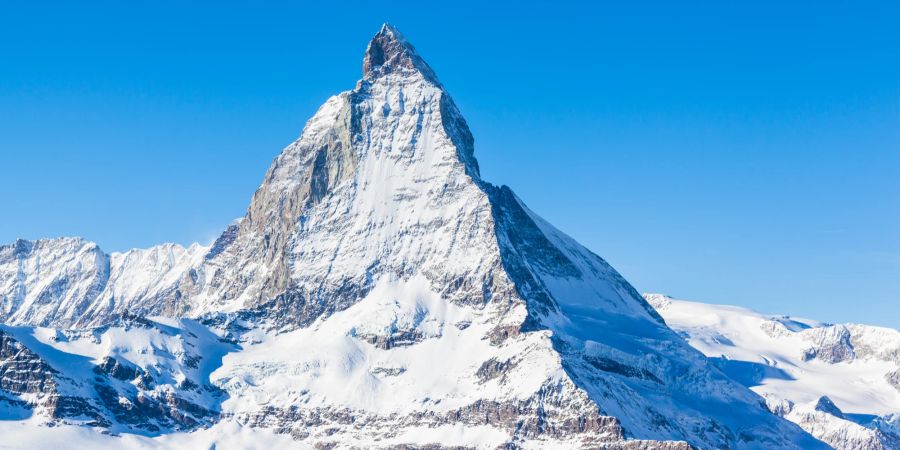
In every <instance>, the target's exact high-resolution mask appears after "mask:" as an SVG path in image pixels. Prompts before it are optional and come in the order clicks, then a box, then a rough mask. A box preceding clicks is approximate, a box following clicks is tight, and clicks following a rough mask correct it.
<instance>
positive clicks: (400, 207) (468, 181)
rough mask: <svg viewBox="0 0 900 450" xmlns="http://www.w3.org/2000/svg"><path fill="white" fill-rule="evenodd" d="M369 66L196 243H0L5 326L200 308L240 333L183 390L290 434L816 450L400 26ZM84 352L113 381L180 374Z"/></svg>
mask: <svg viewBox="0 0 900 450" xmlns="http://www.w3.org/2000/svg"><path fill="white" fill-rule="evenodd" d="M363 72H364V73H363V78H362V79H361V80H360V81H359V82H358V83H357V85H356V87H355V88H354V89H352V90H350V91H347V92H344V93H341V94H339V95H336V96H334V97H332V98H330V99H328V100H327V101H326V102H325V103H324V104H323V105H322V107H320V108H319V110H318V111H317V112H316V114H315V115H314V117H313V118H312V119H310V121H309V122H308V123H307V124H306V127H305V128H304V130H303V133H302V134H301V136H300V138H299V139H297V140H296V141H295V142H294V143H292V144H291V145H289V146H288V147H287V148H285V149H284V150H283V151H282V153H281V154H280V155H279V156H278V157H276V158H275V160H274V162H273V163H272V166H271V167H270V168H269V170H268V172H267V173H266V175H265V177H264V179H263V182H262V184H261V186H260V187H259V189H258V190H257V191H256V193H255V194H254V196H253V199H252V202H251V204H250V206H249V208H248V210H247V214H246V215H245V216H244V217H243V218H242V219H240V220H238V221H236V222H235V223H234V224H232V225H231V226H229V227H228V228H227V230H226V231H225V232H224V233H223V234H222V235H221V237H220V238H219V239H218V240H216V242H215V243H214V244H213V245H212V246H211V247H209V248H207V247H202V246H193V247H191V248H188V249H184V248H181V247H178V246H172V245H168V246H162V247H158V248H154V249H150V250H134V251H132V252H128V253H126V254H112V255H106V254H104V253H103V252H101V251H100V250H99V249H98V248H97V247H96V245H94V244H90V243H86V242H84V241H80V240H77V239H75V240H73V239H63V240H46V241H39V242H34V243H31V242H17V243H16V244H14V245H12V246H6V247H2V248H0V289H2V290H0V305H2V308H3V309H2V317H3V318H4V320H6V322H7V323H9V324H14V325H45V326H53V327H62V328H66V327H79V328H83V327H96V326H102V325H104V324H106V323H108V322H110V321H111V320H112V319H113V318H115V317H118V316H119V315H121V314H122V313H124V312H128V313H130V314H137V315H158V316H166V317H190V318H193V319H197V320H198V321H199V322H200V323H202V324H203V325H202V326H203V327H204V330H205V331H204V332H203V333H212V334H214V335H216V336H219V337H221V338H222V339H224V340H226V341H227V342H233V343H235V344H236V345H237V347H234V348H231V347H228V348H227V349H226V350H222V352H228V353H227V354H226V355H224V356H223V357H222V358H221V359H220V360H217V363H216V364H215V365H214V366H213V367H211V368H210V369H209V370H208V371H201V372H190V371H188V372H190V375H191V377H193V378H190V379H191V380H193V381H192V382H193V383H195V384H197V385H199V386H205V387H204V388H203V389H207V391H208V392H213V393H217V392H219V390H221V391H222V394H221V395H219V394H216V395H219V396H218V397H216V396H215V395H214V396H213V397H214V398H215V399H220V400H217V401H213V400H210V398H213V397H209V398H207V397H203V399H206V400H209V401H206V400H204V401H206V402H205V403H202V402H200V400H197V403H198V404H200V403H202V404H203V405H208V407H207V408H206V409H207V410H208V411H215V412H216V413H217V414H218V413H221V417H222V419H221V420H223V421H229V422H236V423H239V424H241V425H244V426H251V427H255V428H260V429H266V430H270V431H272V432H275V433H284V434H289V435H291V436H293V437H294V438H295V439H297V440H298V441H302V442H304V443H312V444H320V445H337V446H352V445H371V444H372V443H373V442H376V440H377V442H380V444H379V445H383V446H386V447H388V446H393V445H395V446H401V445H413V446H421V445H426V444H435V445H437V444H438V443H439V442H441V440H440V439H438V438H435V436H440V435H442V434H441V433H445V432H447V430H450V429H457V428H459V427H462V428H465V429H471V430H479V431H478V433H477V435H473V434H466V433H463V434H461V435H460V436H462V437H460V438H459V439H460V440H461V441H460V442H461V445H463V446H476V447H482V448H485V447H486V448H490V447H497V446H502V445H510V444H512V445H516V446H523V447H545V446H548V445H559V446H564V447H568V448H572V447H576V448H577V447H588V448H687V446H688V443H689V444H690V445H694V446H697V447H702V448H785V449H790V448H817V446H820V445H822V444H821V443H820V442H818V441H816V440H814V439H812V438H811V437H810V436H809V435H807V434H806V433H804V432H803V431H802V430H800V429H799V428H798V427H796V426H795V425H793V424H791V423H789V422H787V421H785V420H783V419H781V418H779V417H777V416H775V415H773V414H771V413H770V412H769V411H768V410H767V409H766V406H765V402H764V401H763V400H762V399H761V398H760V397H758V396H757V395H756V394H754V393H752V392H751V391H749V390H748V389H746V388H745V387H743V386H741V385H740V384H738V383H736V382H734V381H732V380H731V379H730V378H728V377H726V376H725V375H723V374H722V372H721V371H720V370H719V368H717V366H716V365H715V364H712V363H710V362H709V361H708V360H707V359H706V358H705V357H703V355H702V354H700V353H699V352H697V351H696V350H694V349H692V348H691V347H689V346H688V345H687V344H686V343H684V342H683V340H682V339H680V338H679V337H678V336H677V335H676V334H675V333H674V332H672V331H671V330H670V329H669V328H668V327H667V326H666V324H665V323H664V321H663V320H662V319H661V318H660V316H659V315H658V314H657V313H656V311H655V310H654V309H653V308H651V307H650V306H649V305H648V304H647V302H645V301H644V299H643V298H642V297H641V296H640V295H639V294H638V293H637V292H636V291H635V290H634V288H632V287H631V285H630V284H629V283H628V282H627V281H626V280H624V279H623V278H622V277H621V276H620V275H619V274H618V273H617V272H616V271H615V270H614V269H613V268H612V267H610V266H609V265H608V264H607V263H606V262H605V261H604V260H603V259H601V258H600V257H598V256H597V255H595V254H593V253H592V252H590V251H589V250H587V249H585V248H584V247H582V246H581V245H580V244H578V243H577V242H575V241H573V240H572V239H571V238H569V237H568V236H566V235H565V234H563V233H562V232H560V231H559V230H557V229H556V228H554V227H553V226H552V225H550V224H548V223H547V222H545V221H544V220H543V219H541V218H540V217H539V216H537V215H536V214H535V213H534V212H532V211H531V210H529V209H528V207H527V206H525V204H524V203H523V202H522V200H520V199H519V198H518V197H517V196H516V195H515V194H514V193H513V192H512V191H511V190H510V189H509V188H507V187H505V186H503V187H497V186H494V185H491V184H489V183H488V182H486V181H483V180H482V179H481V178H480V175H479V170H478V164H477V162H476V160H475V156H474V139H473V137H472V134H471V132H470V131H469V129H468V126H467V125H466V123H465V121H464V119H463V118H462V115H461V113H460V112H459V110H458V109H457V107H456V105H455V104H454V103H453V100H452V99H451V98H450V97H449V95H448V94H447V93H446V91H445V90H444V88H443V86H442V85H441V83H440V82H439V81H438V79H437V76H436V75H435V73H434V71H433V70H432V69H431V68H430V67H428V65H427V64H426V63H425V62H424V61H423V60H422V58H421V57H420V56H419V55H418V53H417V52H416V50H415V49H414V48H413V47H412V46H411V45H410V44H409V43H408V42H407V41H406V40H405V39H404V38H403V37H402V36H401V35H400V33H399V32H397V30H395V29H394V28H392V27H390V26H388V25H385V26H384V27H383V28H382V29H381V30H380V31H379V32H378V34H376V36H375V37H374V38H373V39H372V41H371V42H370V43H369V46H368V48H367V51H366V54H365V57H364V60H363ZM167 320H168V319H167ZM189 323H191V324H195V325H196V326H201V325H200V323H197V322H193V321H191V322H189ZM192 326H194V325H192ZM160 329H162V328H160ZM181 329H183V328H181ZM192 333H193V334H194V335H200V334H201V333H200V332H199V331H193V332H192ZM122 335H123V339H125V338H126V337H127V336H130V335H129V334H128V332H123V333H122ZM178 335H184V331H182V332H180V334H178ZM203 335H204V336H206V334H203ZM188 336H190V335H188ZM47 345H50V346H51V347H54V348H58V347H59V348H61V347H60V346H59V345H57V344H54V343H48V344H47ZM223 345H224V344H223ZM229 345H230V344H229ZM78 348H81V347H78ZM217 348H218V347H217ZM67 349H68V350H66V349H61V350H60V351H72V352H77V351H76V349H75V347H67ZM91 355H93V354H91ZM86 357H87V358H88V359H90V361H91V362H90V363H91V364H94V365H96V366H97V367H101V369H99V370H101V371H103V373H106V374H108V375H109V376H112V377H113V378H116V374H120V373H126V375H127V376H126V378H129V377H131V375H135V374H137V375H135V378H133V379H138V378H140V372H138V369H139V370H142V371H144V372H146V371H147V370H148V368H149V369H152V370H160V369H158V366H159V365H160V364H163V365H165V364H170V363H169V362H167V361H168V360H165V361H162V362H160V360H154V361H152V362H147V361H143V360H141V359H140V358H135V359H137V361H130V360H129V359H128V356H127V355H125V356H123V357H122V359H121V360H119V359H117V360H116V361H106V360H103V359H102V358H101V359H98V358H100V357H98V356H96V355H94V356H86ZM175 361H176V362H177V361H178V358H177V357H176V358H175ZM50 362H51V363H52V361H50ZM179 364H181V363H180V362H179ZM50 365H51V366H53V364H50ZM64 366H65V365H64V364H62V367H55V366H54V367H53V369H54V370H57V371H60V372H65V371H66V368H65V367H64ZM154 367H155V368H156V369H153V368H154ZM178 367H181V366H178ZM123 376H124V375H123ZM129 379H132V378H129ZM91 395H93V394H91ZM211 395H212V394H211ZM101 400H102V399H101ZM98 408H99V409H100V411H101V415H103V417H106V418H109V419H108V420H109V421H110V423H114V424H115V423H120V422H121V421H120V420H119V419H118V418H117V416H116V415H115V414H112V415H110V414H105V413H103V411H104V408H105V407H104V406H103V405H102V401H101V404H99V406H98ZM106 408H107V409H108V407H106ZM104 414H105V415H104ZM110 417H111V418H110ZM204 417H206V416H204ZM195 422H196V425H195V426H200V424H201V423H204V422H202V421H200V420H199V418H198V419H197V420H195ZM156 423H157V422H154V424H156ZM170 428H172V427H170ZM174 428H177V427H174Z"/></svg>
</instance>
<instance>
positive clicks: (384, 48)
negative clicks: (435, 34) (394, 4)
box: [363, 23, 440, 86]
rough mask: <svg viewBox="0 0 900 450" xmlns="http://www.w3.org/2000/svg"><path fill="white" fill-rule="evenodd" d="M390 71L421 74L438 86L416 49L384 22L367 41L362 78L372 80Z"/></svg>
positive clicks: (433, 75)
mask: <svg viewBox="0 0 900 450" xmlns="http://www.w3.org/2000/svg"><path fill="white" fill-rule="evenodd" d="M391 73H402V74H414V73H419V74H421V75H422V76H423V77H424V78H425V79H426V80H428V81H430V82H432V83H434V84H435V85H438V86H440V82H439V81H438V79H437V76H436V75H435V74H434V71H433V70H431V67H429V66H428V64H427V63H426V62H425V61H424V60H423V59H422V57H420V56H419V54H418V53H416V49H415V48H414V47H413V46H412V44H410V43H409V42H407V41H406V38H404V37H403V35H402V34H400V32H399V31H397V29H396V28H394V27H393V26H391V25H390V24H387V23H385V24H384V25H382V26H381V30H379V31H378V33H377V34H375V37H373V38H372V40H371V41H370V42H369V46H368V48H366V56H365V58H363V78H365V79H366V80H369V81H374V80H376V79H378V78H380V77H382V76H385V75H388V74H391Z"/></svg>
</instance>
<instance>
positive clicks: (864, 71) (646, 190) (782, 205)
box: [0, 1, 900, 327]
mask: <svg viewBox="0 0 900 450" xmlns="http://www.w3.org/2000/svg"><path fill="white" fill-rule="evenodd" d="M72 3H74V2H64V3H63V2H60V3H52V2H40V1H35V2H4V4H3V5H2V6H0V170H2V176H0V192H2V197H0V211H2V215H0V218H2V220H0V242H10V241H13V240H14V239H16V238H18V237H24V238H40V237H54V236H62V235H79V236H84V237H85V238H87V239H90V240H93V241H96V242H98V243H99V244H100V246H101V247H102V248H104V249H105V250H107V251H121V250H126V249H128V248H132V247H146V246H150V245H153V244H156V243H161V242H164V241H175V242H179V243H183V244H187V243H190V242H193V241H200V242H203V243H208V242H210V241H211V240H212V239H213V238H214V237H215V236H216V235H217V234H218V233H219V232H220V231H221V230H222V229H223V228H224V227H225V225H226V224H227V223H228V222H229V221H230V220H232V219H233V218H236V217H238V216H241V215H243V212H244V209H245V208H246V206H247V204H248V202H249V200H250V196H251V194H252V193H253V191H254V189H255V188H256V187H257V186H258V185H259V183H260V182H261V180H262V176H263V173H264V172H265V170H266V168H267V167H268V165H269V163H270V162H271V160H272V158H274V157H275V155H276V154H277V153H278V152H279V151H280V149H281V148H282V147H284V146H285V145H287V144H288V143H290V142H291V141H292V140H293V139H295V138H296V137H297V136H298V135H299V133H300V130H301V128H302V126H303V124H304V123H305V121H306V120H307V119H308V118H309V117H310V116H311V115H312V113H313V112H314V111H315V109H316V108H317V107H318V105H319V104H321V103H322V102H323V101H324V100H325V99H326V98H327V97H328V96H330V95H332V94H335V93H337V92H339V91H343V90H347V89H350V88H352V87H353V85H354V83H355V81H356V80H357V79H358V78H359V77H360V66H361V61H362V55H363V52H364V50H365V46H366V43H367V42H368V40H369V38H370V37H371V36H372V35H373V34H374V33H375V32H376V31H377V30H378V29H379V27H380V25H381V23H382V22H384V21H388V22H391V23H392V24H394V25H396V26H397V27H398V28H399V29H400V30H401V31H402V32H403V33H404V34H405V35H406V36H407V38H408V39H409V40H410V41H411V42H412V43H413V44H414V45H415V46H416V47H417V48H418V50H419V52H420V53H421V54H422V55H423V56H424V58H425V59H426V60H427V61H428V62H429V63H430V65H431V66H432V67H433V68H434V69H435V70H436V71H437V73H438V76H439V77H440V78H441V80H442V81H443V83H444V84H445V86H446V87H447V88H448V90H449V91H450V93H451V94H452V95H453V97H454V98H455V99H456V102H457V103H458V105H459V107H460V109H461V110H462V112H463V114H464V115H465V116H466V118H467V120H468V122H469V125H470V126H471V128H472V130H473V133H474V134H475V138H476V155H477V157H478V158H479V161H480V163H481V167H482V174H483V175H484V177H485V178H486V179H487V180H489V181H492V182H494V183H497V184H507V185H509V186H511V187H512V188H513V189H514V190H515V191H516V192H517V193H518V194H519V196H520V197H522V198H523V199H524V200H525V202H526V203H527V204H528V205H529V206H530V207H531V208H532V209H534V210H535V211H537V212H538V213H540V214H541V215H543V216H544V217H545V218H546V219H548V220H549V221H550V222H552V223H554V224H555V225H556V226H558V227H559V228H561V229H562V230H564V231H566V232H568V233H569V234H571V235H572V236H573V237H575V238H577V239H578V240H580V241H581V242H582V243H584V244H585V245H587V246H588V247H589V248H591V249H592V250H594V251H595V252H597V253H598V254H600V255H601V256H603V257H605V258H606V259H607V260H608V261H609V262H610V263H612V264H613V265H614V266H615V267H616V268H617V269H619V270H620V271H621V272H622V273H623V274H624V275H625V276H626V277H627V278H628V279H629V280H630V281H631V282H632V283H633V284H634V285H635V286H636V287H637V288H638V289H639V290H641V291H652V292H663V293H668V294H670V295H673V296H676V297H680V298H687V299H695V300H700V301H706V302H714V303H729V304H736V305H742V306H748V307H751V308H754V309H757V310H760V311H762V312H766V313H772V314H775V313H783V314H792V315H799V316H805V317H810V318H816V319H820V320H826V321H832V322H844V321H854V322H863V323H870V324H880V325H887V326H892V327H900V26H898V24H900V3H898V2H893V1H892V2H883V3H878V2H869V3H865V4H863V3H864V2H837V3H829V2H809V3H808V4H806V5H805V6H801V5H794V6H789V5H784V3H788V2H743V4H740V5H738V4H737V3H738V2H720V1H710V2H668V4H663V3H662V2H660V3H658V4H657V3H647V2H640V1H636V2H609V3H603V2H589V3H584V4H582V5H580V6H571V5H570V6H568V7H563V6H558V5H556V6H549V5H546V4H545V5H543V6H542V5H541V4H540V3H528V2H515V3H509V4H506V5H505V6H499V4H495V6H492V7H487V6H485V2H471V3H468V2H459V1H454V2H435V3H440V6H439V7H437V6H432V5H429V4H426V3H425V2H415V3H413V2H410V3H404V2H366V3H358V4H355V5H343V6H340V7H331V6H328V3H326V2H320V3H306V4H303V5H300V4H299V2H297V3H294V2H291V3H277V2H275V3H273V2H266V3H268V5H258V4H253V3H259V2H247V3H244V4H240V3H228V2H224V3H223V2H215V3H202V2H171V3H167V2H108V3H93V2H92V5H93V6H91V7H86V6H76V5H74V4H72ZM688 3H690V5H688ZM800 3H802V2H800Z"/></svg>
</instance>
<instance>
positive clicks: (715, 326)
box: [646, 294, 900, 450]
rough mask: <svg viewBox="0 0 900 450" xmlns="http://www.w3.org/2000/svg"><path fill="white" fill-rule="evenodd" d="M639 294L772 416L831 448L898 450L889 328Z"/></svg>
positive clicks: (897, 344) (897, 393)
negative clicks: (759, 397)
mask: <svg viewBox="0 0 900 450" xmlns="http://www.w3.org/2000/svg"><path fill="white" fill-rule="evenodd" d="M646 297H647V299H648V301H649V302H650V303H651V304H652V305H653V306H654V307H656V308H657V309H658V310H659V312H660V313H661V314H662V316H663V317H664V318H665V319H666V321H667V322H668V323H669V325H670V326H672V327H673V328H675V329H676V330H679V331H680V332H681V333H683V334H684V335H685V336H687V338H688V339H689V341H690V343H691V344H692V345H693V346H695V347H696V348H697V349H699V350H701V351H703V352H704V353H705V354H707V355H709V356H710V357H712V358H713V360H714V361H716V364H717V365H718V366H719V367H721V368H722V369H723V371H725V372H726V373H727V374H728V375H729V376H732V377H733V378H734V379H735V380H737V381H739V382H741V383H743V384H745V385H746V386H748V387H750V388H751V389H753V390H754V391H756V392H758V393H759V394H762V395H763V396H765V398H766V402H767V405H768V408H769V409H770V410H771V411H772V412H773V413H774V414H777V415H779V416H781V417H784V418H786V419H788V420H790V421H792V422H794V423H796V424H798V425H799V426H800V427H802V428H803V429H804V430H806V431H807V432H809V433H810V434H812V435H813V436H815V437H816V438H818V439H820V440H822V441H824V442H826V443H828V444H829V445H831V446H832V447H833V448H836V449H839V450H857V449H897V448H900V430H898V428H897V427H896V426H895V425H894V424H895V423H896V422H897V419H896V418H897V412H898V411H900V390H898V389H897V385H898V383H897V374H898V373H900V358H898V357H897V355H898V349H900V332H898V331H897V330H892V329H889V328H881V327H871V326H865V325H856V324H844V325H841V324H837V325H832V324H825V323H819V322H815V321H810V320H806V319H792V318H790V317H786V316H776V317H770V316H764V315H762V314H758V313H755V312H753V311H750V310H746V309H742V308H736V307H730V306H720V305H705V304H702V303H694V302H687V301H682V300H674V299H671V298H668V297H665V296H662V295H658V294H649V295H647V296H646Z"/></svg>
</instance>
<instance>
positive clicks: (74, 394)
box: [0, 317, 227, 434]
mask: <svg viewBox="0 0 900 450" xmlns="http://www.w3.org/2000/svg"><path fill="white" fill-rule="evenodd" d="M173 325H175V324H170V325H161V324H158V323H156V322H152V321H148V320H145V319H140V318H130V317H125V318H124V319H123V320H122V321H120V322H118V323H117V324H115V325H114V326H106V327H102V328H95V329H90V330H84V331H77V332H74V331H70V332H57V331H52V330H49V329H45V328H24V327H16V328H4V329H0V392H2V393H3V394H4V395H3V397H6V398H7V399H11V400H12V401H14V402H18V403H19V404H21V405H22V406H24V407H25V408H27V409H30V410H32V412H33V413H34V414H35V415H37V416H39V417H43V420H45V421H47V422H49V423H67V424H78V425H88V426H95V427H103V428H109V429H111V430H112V431H124V432H138V433H142V434H148V433H149V434H159V433H164V432H171V431H177V430H187V429H195V428H197V427H200V426H208V425H210V424H211V423H213V422H214V421H215V420H216V419H218V416H219V412H218V410H217V408H218V404H219V402H220V400H221V398H222V397H223V394H224V393H223V392H222V391H220V390H219V389H217V388H215V387H214V386H212V385H210V384H209V383H208V375H206V374H205V373H204V369H203V368H202V367H201V364H202V361H203V359H204V358H215V357H216V353H217V351H212V352H209V353H207V354H197V353H195V352H196V351H197V350H199V349H200V348H202V347H207V348H215V345H217V344H213V347H210V343H209V342H208V341H209V340H210V335H207V336H198V335H197V333H202V331H201V330H202V328H198V327H197V326H193V327H191V326H189V325H188V324H181V325H180V326H182V327H186V328H184V329H179V328H176V327H175V326H173ZM189 330H190V331H189ZM215 340H217V338H215ZM204 341H206V342H204ZM226 345H227V344H222V346H226ZM110 349H113V350H112V351H115V352H117V353H116V354H111V353H110V351H111V350H110ZM132 352H134V354H131V353H132ZM218 352H219V353H221V352H222V351H221V350H218ZM101 355H102V356H101ZM129 358H130V359H133V360H134V361H130V360H129Z"/></svg>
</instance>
